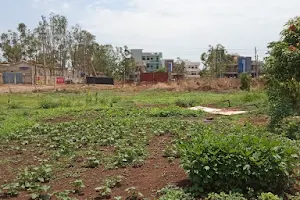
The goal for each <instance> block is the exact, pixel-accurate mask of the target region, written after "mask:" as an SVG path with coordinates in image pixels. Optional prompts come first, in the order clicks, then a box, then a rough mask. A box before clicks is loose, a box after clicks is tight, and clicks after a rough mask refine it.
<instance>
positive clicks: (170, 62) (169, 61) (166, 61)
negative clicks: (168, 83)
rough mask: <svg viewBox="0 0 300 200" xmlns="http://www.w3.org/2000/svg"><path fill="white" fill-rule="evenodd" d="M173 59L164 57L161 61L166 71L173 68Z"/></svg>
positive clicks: (170, 70)
mask: <svg viewBox="0 0 300 200" xmlns="http://www.w3.org/2000/svg"><path fill="white" fill-rule="evenodd" d="M174 66H175V65H174V60H173V59H164V60H163V61H162V67H163V68H164V69H165V70H166V72H172V71H173V68H174Z"/></svg>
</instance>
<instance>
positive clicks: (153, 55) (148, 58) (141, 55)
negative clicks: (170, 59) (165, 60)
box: [131, 49, 163, 72]
mask: <svg viewBox="0 0 300 200" xmlns="http://www.w3.org/2000/svg"><path fill="white" fill-rule="evenodd" d="M131 55H132V57H133V58H134V60H135V61H136V62H144V63H145V68H146V71H147V72H153V71H156V70H158V69H160V68H162V66H163V65H162V53H161V52H143V49H132V50H131Z"/></svg>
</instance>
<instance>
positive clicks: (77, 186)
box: [72, 179, 85, 194]
mask: <svg viewBox="0 0 300 200" xmlns="http://www.w3.org/2000/svg"><path fill="white" fill-rule="evenodd" d="M72 185H73V187H74V192H75V193H78V194H81V193H82V189H83V188H85V185H84V184H83V181H82V180H81V179H77V180H75V181H73V182H72Z"/></svg>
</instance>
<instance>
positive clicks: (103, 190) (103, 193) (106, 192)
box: [95, 186, 111, 199]
mask: <svg viewBox="0 0 300 200" xmlns="http://www.w3.org/2000/svg"><path fill="white" fill-rule="evenodd" d="M95 190H96V192H97V193H98V196H99V198H101V199H108V198H110V196H111V189H110V188H109V187H108V186H100V187H97V188H95Z"/></svg>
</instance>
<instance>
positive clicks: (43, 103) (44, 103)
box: [39, 99, 60, 109]
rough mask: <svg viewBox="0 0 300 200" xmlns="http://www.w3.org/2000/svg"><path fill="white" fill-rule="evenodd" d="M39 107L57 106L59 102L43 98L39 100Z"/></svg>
mask: <svg viewBox="0 0 300 200" xmlns="http://www.w3.org/2000/svg"><path fill="white" fill-rule="evenodd" d="M39 105H40V106H39V107H40V108H43V109H50V108H57V107H59V106H60V102H59V101H56V100H53V99H43V100H42V101H40V102H39Z"/></svg>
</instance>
